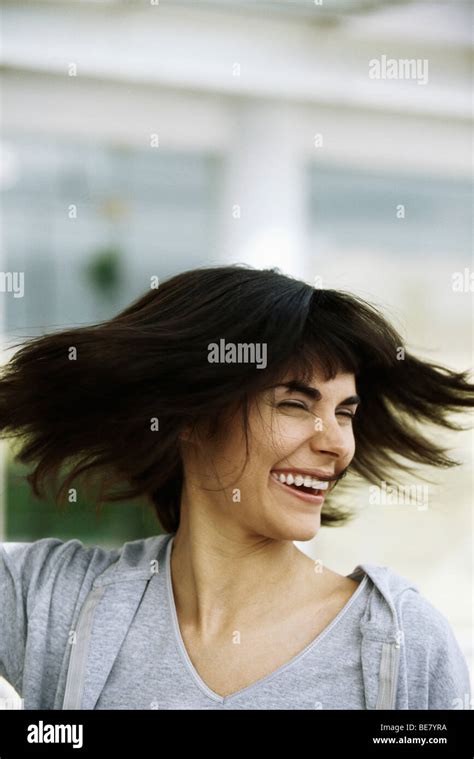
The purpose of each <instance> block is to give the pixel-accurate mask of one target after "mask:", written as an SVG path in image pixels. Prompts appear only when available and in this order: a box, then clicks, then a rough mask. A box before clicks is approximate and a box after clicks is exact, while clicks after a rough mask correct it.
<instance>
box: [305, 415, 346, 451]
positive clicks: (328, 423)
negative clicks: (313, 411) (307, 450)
mask: <svg viewBox="0 0 474 759" xmlns="http://www.w3.org/2000/svg"><path fill="white" fill-rule="evenodd" d="M309 443H310V446H311V450H312V451H314V452H315V453H330V454H332V455H333V456H337V457H338V458H345V457H346V456H347V455H348V454H349V453H350V444H349V441H348V439H347V436H346V435H345V434H344V432H343V430H342V429H341V428H340V426H339V424H338V422H337V419H336V418H334V419H328V417H327V416H325V417H324V419H323V417H321V416H317V417H315V421H314V433H313V435H311V438H310V441H309Z"/></svg>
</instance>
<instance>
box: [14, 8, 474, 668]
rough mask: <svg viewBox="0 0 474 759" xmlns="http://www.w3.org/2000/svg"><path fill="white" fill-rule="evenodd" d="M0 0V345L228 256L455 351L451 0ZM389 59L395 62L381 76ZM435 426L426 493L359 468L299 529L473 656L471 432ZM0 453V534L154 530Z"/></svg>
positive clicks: (456, 141)
mask: <svg viewBox="0 0 474 759" xmlns="http://www.w3.org/2000/svg"><path fill="white" fill-rule="evenodd" d="M1 12H2V60H1V64H2V90H1V92H2V132H1V140H0V148H1V168H0V188H1V203H2V205H1V210H2V214H1V216H2V228H1V243H2V244H1V256H2V257H1V259H0V275H1V279H0V285H1V288H0V332H1V335H2V342H1V346H2V351H1V361H2V362H5V361H7V360H8V358H9V357H10V355H11V352H12V347H11V346H12V345H13V343H15V342H18V341H19V340H21V339H23V338H26V337H28V336H34V335H37V334H44V333H46V332H51V331H55V330H59V329H61V328H65V327H69V326H78V325H82V324H88V323H94V322H96V321H99V320H102V319H106V318H109V317H111V316H113V315H114V314H115V313H117V312H118V311H119V310H120V309H121V308H123V307H124V306H125V305H127V304H128V303H130V302H131V301H132V300H134V299H135V298H137V297H138V296H139V295H141V294H143V293H144V292H145V291H146V290H148V289H149V287H150V277H153V276H158V277H159V279H160V281H161V280H163V279H165V278H167V277H169V276H170V275H173V274H175V273H177V272H180V271H183V270H186V269H190V268H193V267H196V266H202V265H212V264H219V263H226V262H228V263H240V262H246V263H250V264H252V265H254V266H256V267H259V268H260V267H267V266H278V267H279V268H280V269H281V270H282V271H283V272H284V273H287V274H291V275H294V276H297V277H299V278H300V279H304V280H306V281H308V282H310V283H313V284H314V285H315V286H319V287H330V288H337V289H343V290H348V291H350V292H353V293H355V294H358V295H360V296H362V297H364V298H366V299H368V300H370V301H371V302H373V303H374V304H376V305H377V306H379V308H380V309H381V310H382V312H383V313H384V314H385V316H387V317H388V318H389V319H390V320H391V321H392V322H393V323H394V325H395V326H396V328H397V329H398V330H399V331H400V332H401V334H402V335H403V336H404V338H405V340H406V345H407V347H408V348H410V349H411V350H413V351H415V352H417V353H418V355H420V356H422V357H425V358H429V359H432V360H435V361H437V362H439V363H443V364H447V365H449V366H451V367H453V368H457V369H466V368H469V366H470V365H471V364H472V355H473V353H472V351H473V342H472V308H473V305H472V303H473V301H472V290H473V285H472V284H471V278H472V276H473V275H472V272H473V271H474V265H473V261H472V253H471V244H472V221H471V206H472V184H471V170H472V166H471V158H472V153H471V128H472V121H471V92H472V87H471V73H470V72H471V61H472V36H471V29H472V20H473V19H472V5H471V4H470V3H469V2H464V1H463V0H439V1H438V2H429V0H426V1H423V2H418V1H416V0H413V1H410V0H404V1H403V0H400V2H397V0H391V2H388V1H386V0H320V1H319V0H273V1H272V2H266V1H265V0H262V1H258V0H254V1H253V2H250V1H249V2H245V1H244V0H207V1H205V0H192V1H190V2H186V1H185V0H128V1H127V0H123V1H120V0H109V2H101V1H100V0H97V2H94V1H92V0H89V1H85V0H84V1H82V2H81V1H79V0H77V1H76V0H68V1H66V0H63V1H62V2H41V1H40V0H37V1H35V2H26V1H22V0H15V2H4V3H3V4H2V9H1ZM391 59H393V60H395V61H400V60H413V61H414V63H416V66H417V67H418V68H416V67H413V68H411V69H410V71H411V75H410V76H404V75H403V68H402V66H401V65H399V67H398V69H397V68H395V69H393V68H392V72H395V74H396V76H395V75H393V76H390V75H389V74H388V73H387V71H388V69H387V68H386V66H385V68H384V62H385V63H386V62H387V60H391ZM374 60H376V61H378V62H380V71H379V74H380V76H379V77H378V78H376V77H374V76H373V71H374V65H373V63H371V62H373V61H374ZM371 72H372V73H371ZM415 72H418V73H417V74H416V75H415ZM421 72H423V75H422V74H421ZM14 273H16V275H17V276H18V274H19V273H23V274H24V292H20V289H19V287H18V288H17V289H16V291H14V290H15V284H14V283H15V279H14ZM17 282H19V280H17ZM466 421H467V420H466ZM448 442H449V444H450V445H451V447H452V453H453V455H454V457H455V458H457V459H458V460H459V461H461V462H462V466H461V467H459V468H456V469H453V470H450V471H447V472H442V473H435V474H434V475H433V473H432V472H429V473H428V474H429V475H433V476H435V477H436V478H437V481H436V483H435V484H434V485H430V486H429V503H428V507H427V508H426V507H425V508H420V507H418V506H416V505H413V504H411V505H407V504H398V505H396V506H394V505H388V504H383V503H382V504H380V503H379V504H374V503H371V502H370V493H369V488H368V486H364V485H360V486H358V487H357V488H356V489H355V490H354V492H351V494H350V496H349V495H346V496H345V497H346V499H347V498H350V503H349V505H350V506H352V507H353V508H355V510H356V511H357V515H358V516H357V518H356V519H355V520H354V521H353V522H351V523H350V524H349V525H348V526H346V527H344V528H342V529H330V528H322V529H321V531H320V533H319V534H318V535H317V537H316V538H315V539H314V540H312V541H310V542H309V543H304V544H298V545H299V547H300V548H301V550H304V551H305V552H307V553H308V554H309V555H310V556H313V557H315V558H316V557H317V558H320V559H322V560H323V561H324V562H326V563H327V564H328V565H329V566H330V567H331V568H332V569H333V570H334V571H337V572H340V573H344V574H348V573H350V572H351V571H352V570H353V568H354V567H355V566H356V565H357V564H358V563H363V562H375V563H378V564H382V565H388V566H390V567H391V568H392V569H393V570H395V571H396V572H398V573H399V574H402V575H404V576H406V577H409V578H410V579H411V580H412V581H413V582H414V583H415V584H416V585H417V586H418V587H419V589H420V591H421V592H422V593H423V594H424V595H425V596H426V597H428V598H429V600H431V601H432V603H433V604H434V605H435V606H437V608H438V609H439V610H440V611H442V612H443V613H444V614H445V615H446V616H447V618H448V619H449V621H450V623H451V625H452V627H453V629H454V632H455V634H456V636H457V638H458V640H459V642H460V644H461V647H462V649H463V651H464V653H465V655H466V657H467V658H468V660H469V664H470V666H471V672H472V658H471V657H472V650H473V646H472V606H471V603H469V602H466V599H469V600H470V599H471V598H472V576H473V574H472V570H473V567H472V541H473V534H472V515H471V507H472V494H473V479H472V450H473V447H472V442H473V440H472V432H462V433H458V434H454V435H453V436H452V437H450V438H449V440H448ZM1 453H2V457H1V467H2V468H1V495H0V539H2V540H9V541H17V540H27V541H31V540H35V539H38V538H40V537H46V536H56V537H59V538H62V539H69V538H71V537H77V538H79V539H81V540H83V541H84V542H85V543H88V544H93V543H96V542H97V543H100V544H102V545H104V546H107V545H110V546H115V545H120V544H122V543H123V542H125V541H127V540H133V539H135V538H138V537H143V536H145V535H151V534H156V533H157V532H159V531H160V530H159V526H158V524H157V523H156V521H155V519H154V517H153V514H152V513H151V512H150V510H149V509H147V508H145V507H143V505H141V504H138V503H137V504H134V505H131V504H121V505H110V506H107V507H106V508H105V509H104V510H103V511H102V514H101V516H100V517H99V516H96V514H95V511H94V507H93V506H91V504H88V503H81V502H80V503H78V504H74V508H73V509H71V510H70V511H68V512H67V513H61V512H60V511H59V510H58V508H57V507H56V506H55V505H54V504H53V503H44V502H38V501H36V500H35V499H34V498H33V497H32V495H31V493H30V492H29V490H28V488H27V487H26V486H25V484H24V482H23V480H22V479H21V475H22V474H24V472H23V471H22V470H21V468H19V467H18V465H17V464H15V462H14V461H13V459H12V455H11V451H10V449H9V448H8V446H7V445H6V444H5V443H2V448H1ZM423 474H426V473H422V472H420V479H419V480H418V484H424V482H423V481H422V479H421V477H422V475H423ZM342 492H343V491H342V490H341V493H342Z"/></svg>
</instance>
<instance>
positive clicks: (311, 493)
mask: <svg viewBox="0 0 474 759" xmlns="http://www.w3.org/2000/svg"><path fill="white" fill-rule="evenodd" d="M270 475H271V477H272V478H273V479H274V480H275V481H276V482H278V484H279V485H281V486H282V487H284V488H285V489H287V490H289V491H290V492H292V493H293V494H294V495H298V496H300V497H304V500H314V501H317V502H320V501H322V500H323V499H324V496H325V495H326V493H327V491H328V489H329V482H326V481H324V480H318V479H317V478H315V477H311V476H310V475H308V476H304V475H301V474H295V475H293V474H291V473H283V472H274V471H272V472H270Z"/></svg>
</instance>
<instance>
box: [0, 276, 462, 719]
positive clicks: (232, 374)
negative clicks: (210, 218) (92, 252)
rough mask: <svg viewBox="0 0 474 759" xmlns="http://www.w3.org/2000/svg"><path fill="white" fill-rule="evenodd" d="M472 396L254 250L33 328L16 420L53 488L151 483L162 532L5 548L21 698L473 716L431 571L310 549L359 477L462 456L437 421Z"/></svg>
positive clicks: (445, 372) (360, 315)
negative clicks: (345, 569) (95, 321)
mask: <svg viewBox="0 0 474 759" xmlns="http://www.w3.org/2000/svg"><path fill="white" fill-rule="evenodd" d="M473 390H474V387H473V385H472V384H470V383H469V381H468V375H467V372H463V373H457V372H454V371H450V370H449V369H445V368H442V367H440V366H436V365H433V364H430V363H428V362H426V361H422V360H420V359H417V358H415V357H414V356H412V355H411V354H410V353H409V352H408V351H406V350H405V348H404V346H403V341H402V339H401V337H400V336H399V335H398V334H397V332H396V331H395V330H394V329H393V328H392V327H391V326H390V325H389V324H388V323H387V322H386V321H385V320H384V318H383V317H382V316H381V315H380V314H379V313H378V311H377V310H376V309H375V308H374V307H372V306H370V305H369V304H367V303H365V302H364V301H362V300H361V299H359V298H356V297H354V296H352V295H349V294H347V293H342V292H338V291H334V290H314V289H313V288H312V287H310V286H309V285H307V284H305V283H304V282H300V281H297V280H294V279H291V278H289V277H286V276H283V275H282V274H281V273H279V272H278V271H276V270H270V271H257V270H254V269H251V268H248V267H245V266H223V267H214V268H208V269H200V270H195V271H189V272H185V273H183V274H180V275H178V276H175V277H173V278H172V279H170V280H168V281H167V282H165V283H164V284H163V285H161V286H160V288H159V289H158V290H151V291H150V292H149V293H147V294H146V295H144V296H143V297H142V298H140V299H139V300H137V301H136V302H135V303H133V304H132V305H131V306H130V307H129V308H127V309H125V310H124V311H123V312H122V313H121V314H119V315H118V316H116V317H115V318H113V319H111V320H110V321H108V322H105V323H103V324H100V325H95V326H91V327H82V328H79V329H73V330H66V331H63V332H60V333H57V334H52V335H48V336H42V337H40V338H37V339H35V340H33V341H30V342H29V343H27V344H26V345H25V346H23V347H22V348H21V350H19V351H18V352H17V353H16V354H15V355H14V357H13V358H12V360H11V361H10V363H9V364H8V365H7V367H6V368H5V371H4V374H3V377H2V379H1V381H0V414H1V417H0V423H1V429H2V431H3V434H4V435H5V436H8V435H10V436H16V437H18V439H19V440H20V441H21V448H20V451H19V453H18V458H19V460H20V461H21V462H23V463H26V464H33V465H34V468H33V471H32V473H31V474H30V475H29V476H28V480H29V482H30V484H31V486H32V488H33V490H34V492H35V494H36V495H39V496H42V495H43V493H44V492H45V488H46V484H47V483H50V482H52V483H54V485H55V487H56V489H57V495H58V497H60V498H61V497H62V496H63V495H64V494H65V493H66V492H68V489H69V488H71V487H72V486H73V483H75V482H77V481H81V482H83V483H84V486H86V485H87V484H88V483H90V482H92V481H94V482H95V484H97V482H98V483H100V487H101V498H100V502H106V501H112V500H122V499H124V500H126V499H130V498H135V497H137V496H140V495H143V496H144V497H146V498H147V499H149V501H150V503H151V504H153V507H154V509H155V510H156V515H157V517H158V519H159V522H160V524H161V526H162V528H163V529H164V534H160V535H157V536H155V537H152V538H148V539H144V540H138V541H132V542H129V543H126V544H125V545H124V546H122V547H121V548H120V549H114V550H105V549H103V548H100V547H98V546H94V547H85V546H84V545H83V544H82V543H81V542H80V541H78V540H70V541H66V542H62V541H60V540H57V539H54V538H46V539H43V540H38V541H35V542H33V543H20V544H13V543H10V544H8V543H7V544H4V545H3V546H2V547H1V550H0V559H1V561H0V573H1V574H0V578H1V583H0V597H1V598H0V600H1V606H2V608H3V609H4V610H5V614H4V615H3V616H2V618H1V621H0V674H2V675H4V676H5V677H6V679H8V680H9V681H10V682H11V683H12V685H14V687H15V688H16V690H17V691H18V692H19V693H20V694H21V695H22V697H23V698H24V700H25V701H24V704H25V708H26V709H37V708H45V709H63V708H64V709H68V708H75V709H173V708H177V709H180V708H183V709H188V708H189V709H288V708H292V709H407V708H410V709H456V708H465V706H464V704H465V703H466V701H467V702H468V701H469V699H470V691H469V679H468V670H467V666H466V662H465V660H464V658H463V655H462V653H461V651H460V648H459V645H458V643H457V641H456V639H455V637H454V634H453V632H452V630H451V627H450V625H449V623H448V621H447V619H446V618H445V617H444V616H443V615H442V614H441V613H440V612H439V611H438V610H437V609H435V608H434V607H433V606H432V605H431V604H430V602H429V601H428V600H427V599H425V598H424V597H423V596H422V595H421V594H420V593H419V591H418V589H417V587H416V585H414V584H413V583H411V582H410V581H409V580H407V579H405V578H403V577H401V576H399V575H398V574H396V573H395V572H394V571H392V570H391V569H389V568H388V567H385V566H377V565H374V564H361V565H358V566H357V567H356V568H355V569H354V571H353V572H352V573H351V574H349V575H347V576H344V575H341V574H338V573H337V572H335V571H334V570H332V569H331V568H330V567H328V566H323V565H321V564H320V562H316V563H315V562H314V561H312V560H311V559H310V558H309V557H308V556H306V555H305V554H304V553H302V552H301V551H299V550H298V549H297V548H296V546H295V545H294V543H293V541H306V540H310V539H311V538H313V537H314V536H315V535H316V534H317V532H318V530H319V527H320V525H334V526H336V525H342V524H344V522H345V521H346V520H347V519H348V518H349V517H350V511H349V510H348V509H347V508H346V509H344V510H342V509H340V508H337V507H336V506H335V505H334V504H332V505H331V500H332V491H333V490H334V488H335V487H336V485H337V483H338V482H339V480H340V479H341V478H342V477H344V476H345V475H346V474H347V473H348V472H349V473H351V472H353V473H355V474H356V475H359V476H361V477H362V478H364V479H365V480H366V481H367V482H371V483H375V484H377V483H380V482H381V481H386V480H387V479H388V477H389V476H390V474H391V471H392V470H393V469H394V468H395V467H396V468H397V469H398V471H399V472H403V471H408V470H409V466H408V464H409V462H410V461H411V462H415V463H416V464H428V465H432V466H435V467H448V466H454V465H456V463H457V462H455V461H453V460H452V459H451V458H450V457H449V456H448V454H447V452H446V450H445V449H444V448H443V447H442V446H441V445H440V444H439V443H436V442H433V441H432V440H430V439H429V438H428V437H425V436H424V435H423V432H422V430H421V428H420V423H421V424H423V423H430V424H432V425H437V426H438V427H441V428H450V429H461V428H459V427H457V426H456V425H454V423H453V421H452V418H451V416H450V415H451V412H453V411H460V410H463V409H465V408H467V407H469V406H472V405H473V398H474V393H473ZM394 456H397V457H398V459H399V460H398V461H397V460H396V459H395V458H394ZM65 464H67V465H68V466H69V467H70V469H71V471H70V472H69V474H68V476H67V477H65V478H63V479H62V480H61V479H60V478H59V473H60V468H61V467H62V466H63V465H65ZM94 475H95V478H94ZM58 479H59V480H60V482H58ZM58 484H59V485H60V486H59V488H58ZM119 485H120V486H122V487H121V489H119V490H117V488H118V486H119Z"/></svg>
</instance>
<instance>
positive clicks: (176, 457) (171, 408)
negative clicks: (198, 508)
mask: <svg viewBox="0 0 474 759" xmlns="http://www.w3.org/2000/svg"><path fill="white" fill-rule="evenodd" d="M221 339H224V340H225V341H226V343H229V342H231V343H235V344H238V343H263V344H266V346H267V366H266V368H265V369H259V368H257V367H256V365H255V364H252V363H225V364H224V363H221V364H214V363H209V361H208V346H209V344H210V343H218V342H219V340H221ZM19 345H20V346H21V347H20V348H19V350H17V351H16V353H15V354H14V355H13V357H12V358H11V359H10V361H9V363H8V364H7V365H6V366H5V367H4V368H3V371H2V376H1V378H0V433H1V434H2V436H3V437H14V438H17V441H18V442H19V443H20V448H19V451H18V452H17V453H16V457H17V459H18V460H19V461H20V462H22V463H24V464H29V465H30V464H34V467H33V470H32V472H31V473H30V474H28V475H27V480H28V482H29V483H30V485H31V487H32V489H33V492H34V493H35V495H36V496H38V497H41V498H43V497H44V494H45V488H46V486H47V484H48V483H49V482H50V481H51V482H52V483H53V485H54V489H55V496H56V497H57V498H59V499H60V498H61V495H62V494H64V493H66V491H67V489H68V488H69V487H70V486H71V483H72V482H73V481H74V480H75V479H76V478H77V477H81V478H82V477H84V479H85V481H86V482H89V481H93V480H94V477H95V476H97V477H98V482H99V483H100V493H99V496H98V501H99V503H102V502H104V503H105V502H110V501H120V500H126V499H131V498H135V497H140V496H143V497H145V499H146V500H148V501H149V502H150V503H151V504H152V505H153V506H154V508H155V510H156V514H157V517H158V519H159V521H160V523H161V525H162V528H163V529H164V530H165V531H167V532H176V530H177V529H178V526H179V508H180V494H181V488H182V483H183V475H184V473H183V468H182V463H181V456H180V434H181V432H182V431H183V429H184V428H185V427H188V426H189V425H191V426H192V427H193V426H194V425H197V424H199V422H206V423H209V422H212V428H213V430H214V432H216V431H217V430H218V427H219V419H220V418H222V415H223V414H225V413H226V411H228V410H229V408H231V407H236V408H239V409H241V411H242V420H243V424H244V429H245V433H246V441H247V451H248V437H247V432H248V409H249V403H250V402H251V401H252V399H253V398H255V396H256V395H257V393H259V392H260V391H261V390H263V389H264V388H266V387H269V386H271V385H273V384H275V383H276V382H277V381H278V380H279V379H280V378H281V377H283V375H284V374H286V372H287V371H288V370H289V369H291V371H292V373H293V374H294V375H295V378H296V377H297V378H298V379H299V380H301V381H303V382H304V381H308V379H309V378H310V377H311V376H312V373H313V371H314V368H315V366H317V367H318V368H320V370H322V372H323V374H324V376H325V377H326V379H331V378H333V377H334V376H335V374H336V373H337V371H339V370H342V371H350V372H353V373H354V374H355V378H356V385H357V392H358V394H359V395H360V397H361V400H362V402H361V406H360V408H359V410H358V412H357V414H356V418H355V420H354V435H355V442H356V451H355V455H354V458H353V460H352V462H351V464H350V467H349V471H353V472H355V473H356V474H357V475H359V476H361V477H363V478H364V479H365V480H367V481H369V482H371V483H380V481H381V480H385V479H387V478H388V476H389V475H390V473H391V471H392V469H395V470H397V471H410V467H409V466H408V462H409V461H411V462H416V463H417V464H427V465H432V466H435V467H451V466H456V465H458V464H459V462H457V461H454V460H452V459H451V458H450V457H449V456H448V453H447V451H446V449H445V448H444V447H442V446H441V445H439V444H437V443H435V442H433V441H432V440H431V439H429V438H428V437H427V436H426V435H425V434H424V433H425V432H426V430H423V431H422V429H421V426H425V425H426V424H433V425H435V426H436V425H437V426H438V427H443V428H448V429H453V430H461V429H464V428H463V427H460V426H458V425H457V424H454V422H453V421H452V419H451V418H450V415H451V412H453V411H459V410H462V409H463V408H466V407H469V406H473V405H474V385H473V384H471V383H470V382H469V379H468V372H467V371H466V372H455V371H452V370H450V369H448V368H445V367H443V366H440V365H437V364H432V363H429V362H427V361H424V360H421V359H418V358H416V357H415V356H412V355H410V353H409V352H408V351H407V350H406V349H405V348H404V346H403V341H402V338H401V337H400V335H399V334H398V333H397V332H396V331H395V329H394V328H393V327H392V326H391V325H390V324H389V323H388V322H387V321H386V320H385V319H384V318H383V317H382V315H381V314H380V313H379V311H378V310H377V309H376V308H375V307H374V306H372V305H370V304H369V303H367V302H365V301H364V300H362V299H361V298H359V297H356V296H354V295H351V294H348V293H345V292H341V291H337V290H323V289H314V288H313V287H311V286H310V285H308V284H306V283H305V282H302V281H299V280H296V279H293V278H291V277H287V276H284V275H283V274H281V273H280V272H279V271H278V270H276V269H271V270H256V269H253V268H251V267H247V266H244V265H236V266H216V267H212V268H202V269H195V270H192V271H187V272H183V273H181V274H178V275H177V276H175V277H172V278H171V279H169V280H168V281H166V282H164V283H163V284H161V285H160V287H159V288H158V289H152V290H150V292H147V293H146V294H145V295H143V297H140V298H139V299H137V300H136V301H135V302H134V303H132V304H131V305H130V306H129V307H127V308H126V309H125V310H123V311H122V312H121V313H119V314H118V315H117V316H115V317H114V318H112V319H110V320H109V321H106V322H102V323H100V324H95V325H92V326H87V327H79V328H74V329H67V330H62V331H60V332H56V333H53V334H48V335H43V336H40V337H36V338H33V339H29V340H28V341H27V342H26V343H20V344H19ZM15 347H18V345H17V346H15ZM74 358H75V360H71V359H74ZM153 419H158V420H159V430H158V432H153V433H151V434H147V433H150V430H151V427H150V425H151V423H152V420H153ZM62 466H67V467H68V470H69V471H68V472H67V475H66V476H64V477H63V476H62V475H61V472H60V470H61V468H62ZM58 479H59V480H60V483H59V485H60V487H59V488H58ZM61 482H62V484H61ZM119 486H120V487H119ZM327 500H328V501H329V500H330V499H327ZM347 517H348V514H347V512H343V511H342V510H339V509H337V508H335V507H333V506H331V505H330V503H327V504H326V505H325V507H324V509H323V511H322V524H323V525H328V524H329V525H331V524H332V525H337V524H342V523H344V521H345V520H346V519H347Z"/></svg>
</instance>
